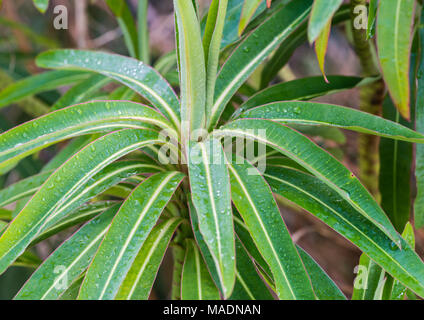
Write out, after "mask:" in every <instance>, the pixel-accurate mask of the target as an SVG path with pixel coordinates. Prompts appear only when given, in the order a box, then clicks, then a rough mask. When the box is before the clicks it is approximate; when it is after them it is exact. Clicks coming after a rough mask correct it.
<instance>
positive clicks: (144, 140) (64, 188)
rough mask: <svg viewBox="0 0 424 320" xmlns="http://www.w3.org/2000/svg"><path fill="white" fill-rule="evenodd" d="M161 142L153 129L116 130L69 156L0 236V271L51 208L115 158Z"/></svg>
mask: <svg viewBox="0 0 424 320" xmlns="http://www.w3.org/2000/svg"><path fill="white" fill-rule="evenodd" d="M161 142H162V141H161V140H160V139H159V138H158V134H157V133H155V132H153V131H147V130H137V129H127V130H122V131H116V132H114V133H111V134H108V135H105V136H103V137H101V138H99V139H97V140H95V141H94V142H93V143H91V144H90V145H88V146H87V147H85V148H84V149H82V150H81V151H80V152H78V153H77V154H76V155H74V156H73V157H72V158H71V159H69V160H68V161H67V162H66V163H65V164H63V165H62V166H61V167H60V168H59V169H58V170H56V171H55V173H53V174H52V175H51V176H50V177H49V179H47V181H46V182H45V183H44V184H43V186H42V187H41V189H40V190H39V191H38V192H37V193H36V194H35V195H34V196H33V197H32V199H31V200H30V202H28V204H27V205H26V206H25V208H24V209H23V210H22V211H21V212H20V213H19V215H18V216H17V217H16V218H15V219H14V220H13V222H12V223H11V224H10V226H9V228H8V229H7V230H6V231H5V233H4V234H3V235H2V237H1V238H0V257H1V258H0V273H2V272H3V271H4V270H5V269H6V268H7V267H8V265H9V264H10V263H12V262H13V261H14V260H15V259H16V258H17V257H18V256H19V255H20V254H21V253H22V252H23V251H24V250H25V248H26V247H27V246H28V245H29V243H30V242H31V241H32V240H33V239H34V238H35V236H36V235H37V234H38V233H39V231H40V230H41V229H42V228H43V227H44V226H45V225H46V221H47V219H48V218H49V216H50V215H51V214H52V213H53V212H54V211H55V209H56V208H58V207H59V206H61V205H63V204H64V203H65V202H66V201H68V200H69V199H70V198H71V197H72V196H74V194H75V193H74V192H75V191H76V190H78V189H79V187H80V186H81V185H83V184H85V183H86V182H87V181H89V179H90V178H91V177H93V176H94V175H95V174H96V173H97V172H99V171H100V170H102V169H103V168H104V167H106V166H107V165H108V164H109V163H111V162H113V161H115V160H116V159H119V158H121V157H122V156H124V155H126V154H128V153H130V152H132V151H134V150H136V149H139V148H140V147H142V146H145V145H148V144H155V143H161ZM65 177H66V179H65Z"/></svg>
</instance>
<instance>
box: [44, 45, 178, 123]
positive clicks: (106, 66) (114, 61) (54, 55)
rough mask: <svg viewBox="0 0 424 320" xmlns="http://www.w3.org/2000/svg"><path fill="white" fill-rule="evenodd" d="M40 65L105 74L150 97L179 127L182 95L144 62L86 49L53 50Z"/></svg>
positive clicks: (46, 53) (45, 53) (48, 52)
mask: <svg viewBox="0 0 424 320" xmlns="http://www.w3.org/2000/svg"><path fill="white" fill-rule="evenodd" d="M36 62H37V64H38V65H39V66H40V67H44V68H55V69H73V70H86V71H93V72H97V73H101V74H103V75H105V76H107V77H110V78H112V79H114V80H116V81H119V82H121V83H123V84H124V85H126V86H128V87H130V88H131V89H133V90H134V91H136V92H138V93H139V94H141V95H142V96H144V97H146V98H147V99H148V100H149V101H150V102H152V104H153V105H154V106H155V107H156V108H158V109H159V110H160V111H161V112H162V113H163V114H164V115H165V116H166V117H167V118H168V119H169V120H170V121H171V122H172V123H173V124H174V126H175V128H179V122H180V109H179V101H178V98H177V96H176V94H175V92H174V91H173V89H172V88H171V87H170V86H169V84H168V83H167V82H166V80H165V79H163V77H162V76H161V75H160V74H158V73H157V72H156V71H155V70H154V69H152V68H151V67H149V66H147V65H146V64H144V63H143V62H141V61H137V60H135V59H131V58H128V57H124V56H120V55H115V54H110V53H103V52H93V51H82V50H51V51H47V52H44V53H42V54H40V55H39V56H38V57H37V60H36Z"/></svg>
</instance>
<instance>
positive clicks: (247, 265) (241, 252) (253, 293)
mask: <svg viewBox="0 0 424 320" xmlns="http://www.w3.org/2000/svg"><path fill="white" fill-rule="evenodd" d="M236 252H237V255H236V256H237V270H236V284H235V286H234V292H233V294H232V295H231V296H230V298H229V299H230V300H273V299H274V298H273V296H272V295H271V293H270V292H269V290H268V288H267V287H266V285H265V284H264V282H263V280H262V279H261V277H260V276H259V275H258V273H257V271H256V268H255V265H254V264H253V262H252V260H251V258H250V257H249V255H248V254H247V252H246V250H245V249H244V248H243V246H242V244H241V242H240V240H236Z"/></svg>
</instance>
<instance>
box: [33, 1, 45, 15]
mask: <svg viewBox="0 0 424 320" xmlns="http://www.w3.org/2000/svg"><path fill="white" fill-rule="evenodd" d="M32 1H33V2H34V5H35V6H36V7H37V9H38V10H40V12H42V13H44V12H46V10H47V8H48V6H49V0H32Z"/></svg>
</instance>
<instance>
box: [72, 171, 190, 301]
mask: <svg viewBox="0 0 424 320" xmlns="http://www.w3.org/2000/svg"><path fill="white" fill-rule="evenodd" d="M183 178H184V175H183V174H182V173H178V172H166V173H158V174H156V175H154V176H152V177H150V178H148V179H147V180H145V181H144V182H142V183H141V184H140V185H139V186H138V187H137V188H136V189H134V191H133V192H132V193H131V195H130V196H129V197H128V198H127V199H126V200H125V202H124V204H123V205H122V206H121V208H120V209H119V212H118V213H117V215H116V217H115V219H114V220H113V223H112V224H111V227H110V229H109V231H108V232H107V234H106V236H105V239H104V240H103V242H102V244H101V245H100V247H99V250H98V251H97V253H96V256H95V257H94V260H93V262H92V264H91V265H90V268H89V269H88V271H87V275H86V276H85V279H84V282H83V284H82V287H81V291H80V294H79V296H78V298H79V299H90V300H91V299H113V298H115V296H116V294H117V292H118V290H119V287H120V285H121V283H122V281H123V280H124V279H125V276H126V274H127V272H128V271H129V269H130V268H131V264H132V263H133V261H134V259H135V258H136V256H137V253H138V252H139V250H140V248H141V247H142V245H143V244H144V243H145V240H146V238H147V236H148V235H149V233H150V231H151V230H152V228H153V227H154V225H155V224H156V222H157V220H158V218H159V216H160V214H161V213H162V210H163V209H164V208H165V206H166V204H167V203H168V201H169V200H170V199H171V197H172V195H173V194H174V192H175V190H176V189H177V187H178V185H179V184H180V182H181V181H182V179H183Z"/></svg>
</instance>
